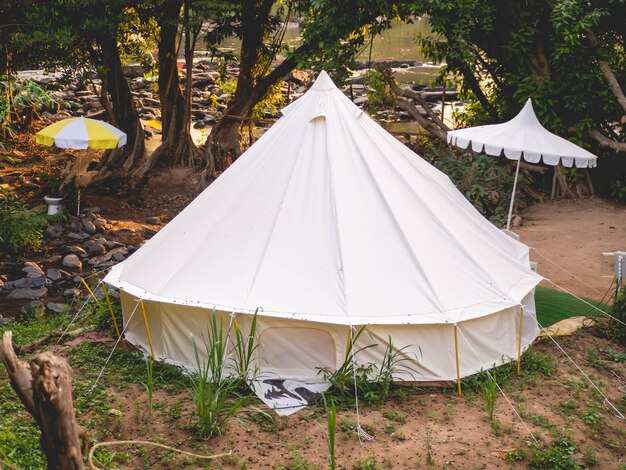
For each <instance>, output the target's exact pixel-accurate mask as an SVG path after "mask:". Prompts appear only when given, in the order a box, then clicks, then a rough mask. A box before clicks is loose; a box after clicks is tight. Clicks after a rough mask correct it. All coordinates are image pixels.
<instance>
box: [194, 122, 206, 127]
mask: <svg viewBox="0 0 626 470" xmlns="http://www.w3.org/2000/svg"><path fill="white" fill-rule="evenodd" d="M205 127H206V124H204V121H196V122H195V123H194V125H193V128H194V129H204V128H205Z"/></svg>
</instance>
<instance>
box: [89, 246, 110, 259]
mask: <svg viewBox="0 0 626 470" xmlns="http://www.w3.org/2000/svg"><path fill="white" fill-rule="evenodd" d="M88 250H89V256H100V255H103V254H104V253H106V251H107V250H106V248H105V247H104V245H101V244H99V243H94V244H92V245H90V246H89V248H88Z"/></svg>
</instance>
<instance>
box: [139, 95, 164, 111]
mask: <svg viewBox="0 0 626 470" xmlns="http://www.w3.org/2000/svg"><path fill="white" fill-rule="evenodd" d="M141 103H142V104H143V106H144V108H146V109H148V110H149V111H150V112H152V111H153V110H157V109H161V102H160V101H159V100H155V99H154V98H143V99H142V100H141Z"/></svg>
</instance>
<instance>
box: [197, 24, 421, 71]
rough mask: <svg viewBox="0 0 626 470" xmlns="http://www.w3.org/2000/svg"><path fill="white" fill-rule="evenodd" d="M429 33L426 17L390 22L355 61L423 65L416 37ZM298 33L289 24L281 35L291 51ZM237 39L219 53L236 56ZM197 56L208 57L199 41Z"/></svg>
mask: <svg viewBox="0 0 626 470" xmlns="http://www.w3.org/2000/svg"><path fill="white" fill-rule="evenodd" d="M431 33H432V29H431V27H430V23H429V22H428V19H427V18H416V19H414V20H413V23H402V22H394V24H393V27H392V28H391V29H388V30H387V31H385V32H383V33H382V34H381V35H379V36H376V37H375V38H374V41H373V44H372V46H371V48H370V46H369V44H366V45H365V46H364V47H363V49H362V50H361V52H360V54H359V55H358V57H357V59H358V60H369V58H370V50H371V59H372V60H382V59H395V60H406V61H407V62H409V63H411V62H426V61H427V59H426V58H425V57H424V56H422V55H421V54H420V52H419V51H418V48H417V41H416V39H417V37H418V35H424V36H427V35H429V34H431ZM300 39H301V38H300V30H299V25H298V24H297V23H289V24H288V25H287V30H286V32H285V43H286V44H287V45H288V46H289V47H290V48H294V47H296V46H298V44H299V43H300ZM240 46H241V40H239V39H237V38H227V39H225V40H224V41H223V42H222V44H221V45H220V49H222V50H223V51H228V52H231V53H233V54H235V55H238V53H239V48H240ZM197 53H198V54H199V55H200V56H205V55H206V54H208V53H207V52H206V44H205V43H204V42H200V43H199V44H198V47H197Z"/></svg>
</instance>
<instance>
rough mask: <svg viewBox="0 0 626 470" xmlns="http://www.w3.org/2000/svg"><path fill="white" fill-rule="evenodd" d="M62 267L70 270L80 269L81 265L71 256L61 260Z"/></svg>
mask: <svg viewBox="0 0 626 470" xmlns="http://www.w3.org/2000/svg"><path fill="white" fill-rule="evenodd" d="M63 266H65V267H66V268H72V269H82V267H83V263H81V262H80V260H79V259H78V256H76V255H74V254H71V255H66V256H65V258H63Z"/></svg>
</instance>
